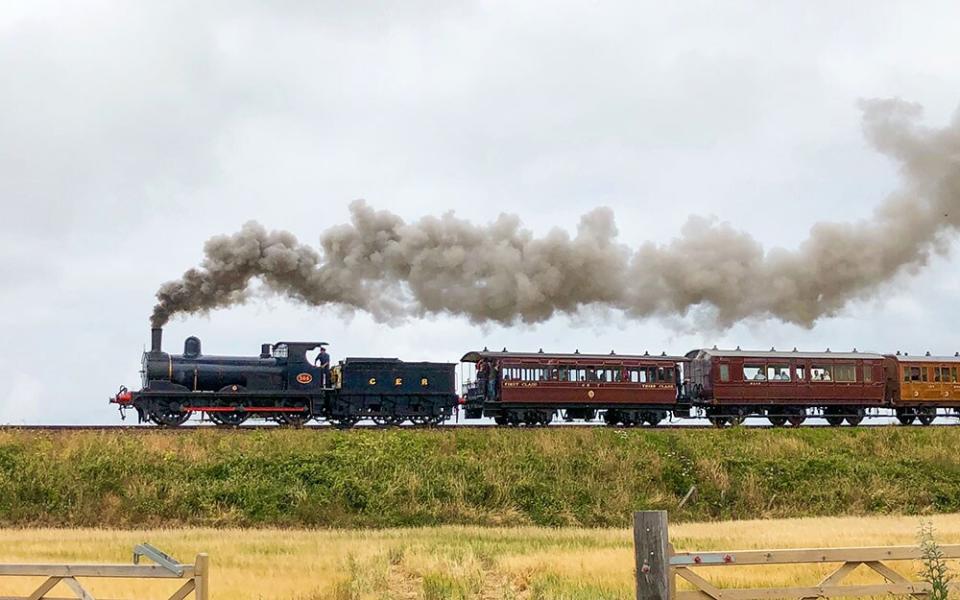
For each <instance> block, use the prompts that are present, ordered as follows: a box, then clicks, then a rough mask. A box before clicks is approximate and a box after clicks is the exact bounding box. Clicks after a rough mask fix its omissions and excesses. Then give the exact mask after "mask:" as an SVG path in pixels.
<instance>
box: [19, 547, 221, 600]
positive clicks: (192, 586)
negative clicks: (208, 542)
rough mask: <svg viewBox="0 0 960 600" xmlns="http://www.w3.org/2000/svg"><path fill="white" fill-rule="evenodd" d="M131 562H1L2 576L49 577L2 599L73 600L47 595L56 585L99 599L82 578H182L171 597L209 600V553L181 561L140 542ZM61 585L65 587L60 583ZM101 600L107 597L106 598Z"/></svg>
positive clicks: (75, 595) (76, 595)
mask: <svg viewBox="0 0 960 600" xmlns="http://www.w3.org/2000/svg"><path fill="white" fill-rule="evenodd" d="M141 557H146V558H149V559H150V560H152V561H153V562H154V563H156V564H153V565H141V564H139V562H140V558H141ZM133 563H134V564H132V565H98V564H88V565H59V564H23V565H5V564H0V577H46V579H45V580H44V581H43V583H41V584H40V586H39V587H38V588H37V589H35V590H34V591H33V593H31V594H30V595H29V596H0V600H71V598H62V597H54V596H48V595H47V594H49V593H51V592H52V591H53V589H54V588H55V587H58V586H60V587H66V588H67V589H68V590H70V592H72V593H73V596H72V600H77V599H79V600H97V599H96V598H94V596H93V595H92V594H91V593H90V592H89V591H87V590H86V589H85V588H84V587H83V584H82V583H81V582H80V580H81V579H91V578H114V577H120V578H129V579H180V580H184V582H183V585H181V586H180V587H179V588H178V589H177V591H175V592H173V594H171V595H170V597H169V600H184V599H185V598H187V597H188V596H190V595H191V594H193V597H194V598H195V599H196V600H208V598H209V593H210V592H209V590H210V573H209V563H208V559H207V555H206V554H198V555H197V558H196V561H195V562H194V564H192V565H185V564H181V563H179V562H178V561H176V560H175V559H174V558H173V557H171V556H169V555H167V554H164V553H163V552H161V551H159V550H157V549H156V548H154V547H153V546H150V545H149V544H140V545H138V546H137V547H136V548H134V550H133ZM61 584H62V586H61ZM99 600H105V599H103V598H101V599H99Z"/></svg>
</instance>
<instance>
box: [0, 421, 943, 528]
mask: <svg viewBox="0 0 960 600" xmlns="http://www.w3.org/2000/svg"><path fill="white" fill-rule="evenodd" d="M958 447H960V427H934V428H920V427H898V426H889V427H870V428H863V427H861V428H838V429H831V428H801V429H796V430H790V429H758V428H736V429H727V430H703V429H692V430H690V429H670V430H639V429H634V430H613V429H607V428H599V427H598V428H595V429H593V428H576V429H564V428H552V429H549V428H548V429H530V430H510V429H489V430H484V429H462V430H457V429H441V430H413V429H399V430H354V431H342V432H341V431H312V430H279V429H278V430H258V431H250V432H232V431H218V430H212V429H202V430H195V431H186V432H172V431H163V430H146V431H144V430H118V431H52V432H45V431H16V430H4V431H0V525H2V526H37V525H50V526H93V525H96V526H99V527H125V528H133V527H145V526H154V527H155V526H161V527H162V526H181V525H209V526H223V527H227V526H250V525H258V526H278V527H294V526H296V527H301V526H316V527H393V526H420V525H439V524H473V525H527V524H534V525H548V526H560V525H578V526H588V527H595V526H597V527H599V526H626V525H627V524H628V523H627V521H628V519H629V516H630V514H631V513H632V511H633V510H635V509H666V510H669V511H670V515H671V519H673V520H675V521H684V520H713V519H741V518H757V517H771V518H772V517H794V516H815V515H816V516H821V515H831V516H833V515H860V514H886V513H902V514H927V513H935V512H957V511H960V455H958V452H957V448H958ZM691 490H693V492H692V493H691Z"/></svg>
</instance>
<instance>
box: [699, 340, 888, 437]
mask: <svg viewBox="0 0 960 600" xmlns="http://www.w3.org/2000/svg"><path fill="white" fill-rule="evenodd" d="M687 358H689V359H690V364H689V366H688V379H689V384H690V389H689V394H690V396H691V400H692V401H693V403H694V404H695V405H697V406H700V407H703V408H704V409H705V411H706V414H707V417H708V418H709V419H710V421H711V422H712V423H713V424H714V425H717V426H723V425H726V424H730V423H734V424H736V423H739V422H741V421H743V419H744V418H746V417H747V416H750V415H761V416H766V417H767V418H768V419H769V420H770V423H772V424H773V425H777V426H779V425H783V424H785V423H790V424H791V425H794V426H797V425H800V424H801V423H803V421H804V420H805V419H806V418H807V417H808V416H820V415H822V416H823V417H824V418H825V419H826V420H827V421H828V422H829V423H830V424H831V425H840V424H842V423H843V421H844V420H846V421H847V422H848V423H849V424H851V425H857V424H858V423H860V421H862V420H863V417H864V414H865V411H866V409H868V408H876V407H881V406H884V405H885V404H886V403H887V400H888V399H887V385H886V371H885V369H884V361H885V358H884V357H883V356H882V355H880V354H870V353H865V352H857V351H853V352H830V351H829V350H828V351H826V352H797V351H796V350H794V351H793V352H776V351H769V352H755V351H747V350H740V349H739V348H737V349H736V350H717V349H716V348H713V349H711V350H707V349H702V350H693V351H691V352H689V353H688V354H687Z"/></svg>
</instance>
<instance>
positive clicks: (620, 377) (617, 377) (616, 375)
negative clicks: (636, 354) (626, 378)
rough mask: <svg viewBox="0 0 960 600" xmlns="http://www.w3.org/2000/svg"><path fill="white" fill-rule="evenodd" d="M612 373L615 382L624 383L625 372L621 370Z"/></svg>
mask: <svg viewBox="0 0 960 600" xmlns="http://www.w3.org/2000/svg"><path fill="white" fill-rule="evenodd" d="M611 373H613V380H614V381H615V382H617V383H620V382H621V381H623V371H622V370H620V369H613V370H612V371H611Z"/></svg>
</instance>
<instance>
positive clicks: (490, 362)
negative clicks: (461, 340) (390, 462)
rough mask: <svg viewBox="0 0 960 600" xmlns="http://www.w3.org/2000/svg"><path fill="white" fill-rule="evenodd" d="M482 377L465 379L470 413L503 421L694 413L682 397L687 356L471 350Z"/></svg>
mask: <svg viewBox="0 0 960 600" xmlns="http://www.w3.org/2000/svg"><path fill="white" fill-rule="evenodd" d="M461 360H462V361H463V362H467V363H474V364H475V365H476V368H477V378H476V381H475V382H474V383H473V384H472V385H470V386H468V387H467V390H466V409H467V417H468V418H469V417H480V416H486V417H492V418H493V419H494V420H495V422H496V423H498V424H501V425H517V424H521V423H522V424H530V425H534V424H540V425H542V424H546V423H549V422H550V421H551V420H552V419H553V417H554V415H555V414H557V413H560V414H561V415H562V416H563V418H564V419H566V420H573V419H586V420H590V419H593V418H596V417H597V415H602V416H603V419H604V420H605V421H606V422H607V423H608V424H612V425H613V424H622V425H636V424H641V423H647V424H650V425H656V424H657V423H659V422H660V421H662V420H663V419H664V418H666V417H667V413H668V412H674V413H678V412H681V411H686V412H687V413H689V405H688V404H684V403H682V402H681V401H680V400H681V398H680V395H679V390H680V389H681V379H680V376H681V367H680V363H681V362H683V360H684V359H683V358H682V357H676V356H667V355H666V354H662V355H660V356H651V355H649V354H645V355H642V356H641V355H619V354H615V353H612V352H611V353H610V354H580V353H574V354H550V353H545V352H542V351H541V352H534V353H523V352H506V351H504V352H490V351H480V352H468V353H467V354H466V355H464V357H463V358H462V359H461Z"/></svg>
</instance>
